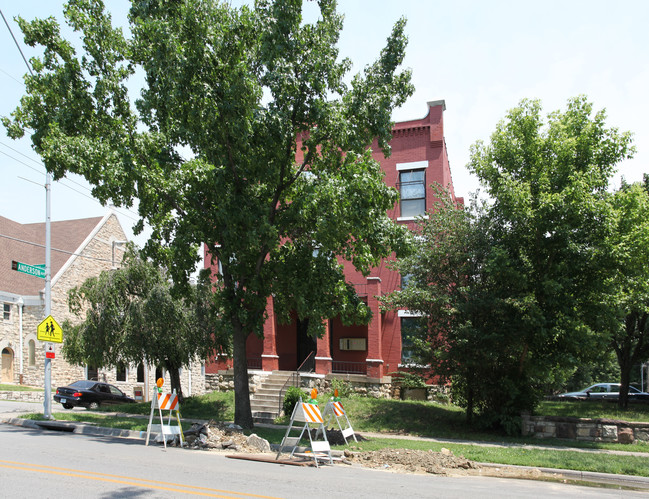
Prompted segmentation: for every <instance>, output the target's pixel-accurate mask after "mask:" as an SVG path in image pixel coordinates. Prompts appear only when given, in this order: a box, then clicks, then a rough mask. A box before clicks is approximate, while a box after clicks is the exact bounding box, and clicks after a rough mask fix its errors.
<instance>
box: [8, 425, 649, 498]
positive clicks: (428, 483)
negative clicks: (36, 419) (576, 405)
mask: <svg viewBox="0 0 649 499" xmlns="http://www.w3.org/2000/svg"><path fill="white" fill-rule="evenodd" d="M0 445H1V448H2V452H1V453H0V496H2V497H12V498H22V497H25V498H27V497H29V498H32V497H66V498H81V497H83V498H87V497H106V498H108V497H120V498H121V497H160V498H170V497H185V496H190V495H201V496H204V497H205V496H206V497H238V498H242V497H244V498H245V497H257V498H259V497H263V498H275V497H283V498H307V497H308V498H320V497H322V498H325V497H326V498H329V497H335V496H343V497H352V498H354V499H361V498H370V497H371V498H381V497H404V496H407V497H408V498H409V499H410V498H419V497H422V498H423V497H426V498H435V497H444V498H460V497H462V498H464V497H467V496H471V495H473V496H478V495H479V496H480V497H481V498H489V497H498V498H509V497H544V498H545V497H550V498H551V497H562V498H563V497H566V496H570V497H607V498H608V497H635V496H637V497H641V495H640V494H641V493H639V492H629V491H623V492H622V491H616V490H610V489H595V488H588V487H580V486H574V485H567V484H561V483H547V482H535V481H527V480H508V479H497V478H487V477H462V478H449V477H438V476H432V475H406V474H395V473H390V472H386V471H376V470H366V469H362V468H358V467H355V466H353V467H351V466H344V465H335V466H325V467H321V468H320V469H315V468H304V467H295V466H284V465H278V464H269V463H260V462H252V461H241V460H237V459H228V458H226V457H225V455H223V454H219V453H216V452H205V451H192V450H185V449H178V448H168V449H167V450H166V451H165V450H163V449H162V448H160V447H155V446H149V447H145V446H144V445H143V443H142V442H141V441H140V440H133V439H131V440H126V439H119V438H109V437H96V436H89V435H77V434H72V433H62V432H54V431H42V430H34V429H30V428H25V427H18V426H11V425H0ZM642 497H646V495H645V494H642Z"/></svg>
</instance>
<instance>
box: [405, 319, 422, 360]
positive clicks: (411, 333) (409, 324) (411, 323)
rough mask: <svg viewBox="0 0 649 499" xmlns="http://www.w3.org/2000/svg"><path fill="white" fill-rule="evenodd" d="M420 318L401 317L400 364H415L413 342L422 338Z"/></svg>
mask: <svg viewBox="0 0 649 499" xmlns="http://www.w3.org/2000/svg"><path fill="white" fill-rule="evenodd" d="M422 327H423V321H422V318H421V317H401V362H402V363H403V364H415V363H416V360H417V359H416V355H415V340H416V339H417V338H421V337H422V334H421V333H422Z"/></svg>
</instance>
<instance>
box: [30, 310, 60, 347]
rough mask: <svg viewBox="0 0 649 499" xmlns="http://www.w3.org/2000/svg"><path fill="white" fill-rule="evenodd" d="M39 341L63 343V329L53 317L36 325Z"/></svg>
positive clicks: (49, 316)
mask: <svg viewBox="0 0 649 499" xmlns="http://www.w3.org/2000/svg"><path fill="white" fill-rule="evenodd" d="M36 337H37V338H38V340H39V341H50V342H52V343H63V330H62V329H61V326H59V324H58V322H56V320H54V317H52V316H51V315H48V316H47V318H46V319H45V320H44V321H43V322H41V323H40V324H39V325H38V328H37V335H36Z"/></svg>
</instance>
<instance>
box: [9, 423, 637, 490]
mask: <svg viewBox="0 0 649 499" xmlns="http://www.w3.org/2000/svg"><path fill="white" fill-rule="evenodd" d="M1 423H5V424H10V425H13V426H23V427H26V428H32V429H34V430H41V431H42V430H44V429H50V430H53V431H69V432H71V433H76V434H79V435H95V436H103V437H116V438H128V439H137V440H142V441H144V440H145V439H146V431H133V430H123V429H119V428H105V427H102V426H93V425H89V424H84V423H70V422H67V421H34V420H31V419H21V418H5V419H0V424H1ZM259 426H265V427H276V428H277V427H278V426H279V427H281V426H280V425H270V424H268V425H262V424H260V425H259ZM156 436H157V434H154V433H152V434H151V438H152V439H153V441H154V442H155V437H156ZM271 449H272V450H273V451H274V452H277V450H278V449H279V444H271ZM306 449H307V448H306V447H298V448H297V449H296V452H304V451H305V450H306ZM331 454H332V455H333V456H334V457H340V456H342V455H344V451H339V450H332V452H331ZM477 464H478V465H480V466H482V467H485V468H512V469H520V470H539V471H540V472H541V473H542V474H544V475H546V476H548V477H549V478H554V479H566V480H577V481H584V482H594V483H602V484H612V485H618V486H621V487H633V488H638V489H646V490H649V477H642V476H635V475H613V474H609V473H596V472H593V471H576V470H564V469H557V468H540V467H534V466H517V465H513V464H496V463H477Z"/></svg>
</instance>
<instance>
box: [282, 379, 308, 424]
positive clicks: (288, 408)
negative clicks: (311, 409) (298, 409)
mask: <svg viewBox="0 0 649 499" xmlns="http://www.w3.org/2000/svg"><path fill="white" fill-rule="evenodd" d="M303 397H304V392H303V391H302V390H301V389H300V388H298V387H297V386H289V387H288V390H286V393H285V394H284V404H283V405H282V409H283V410H284V414H285V415H286V416H288V417H290V416H291V414H293V409H294V408H295V404H297V403H298V402H299V401H300V400H302V398H303Z"/></svg>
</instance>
